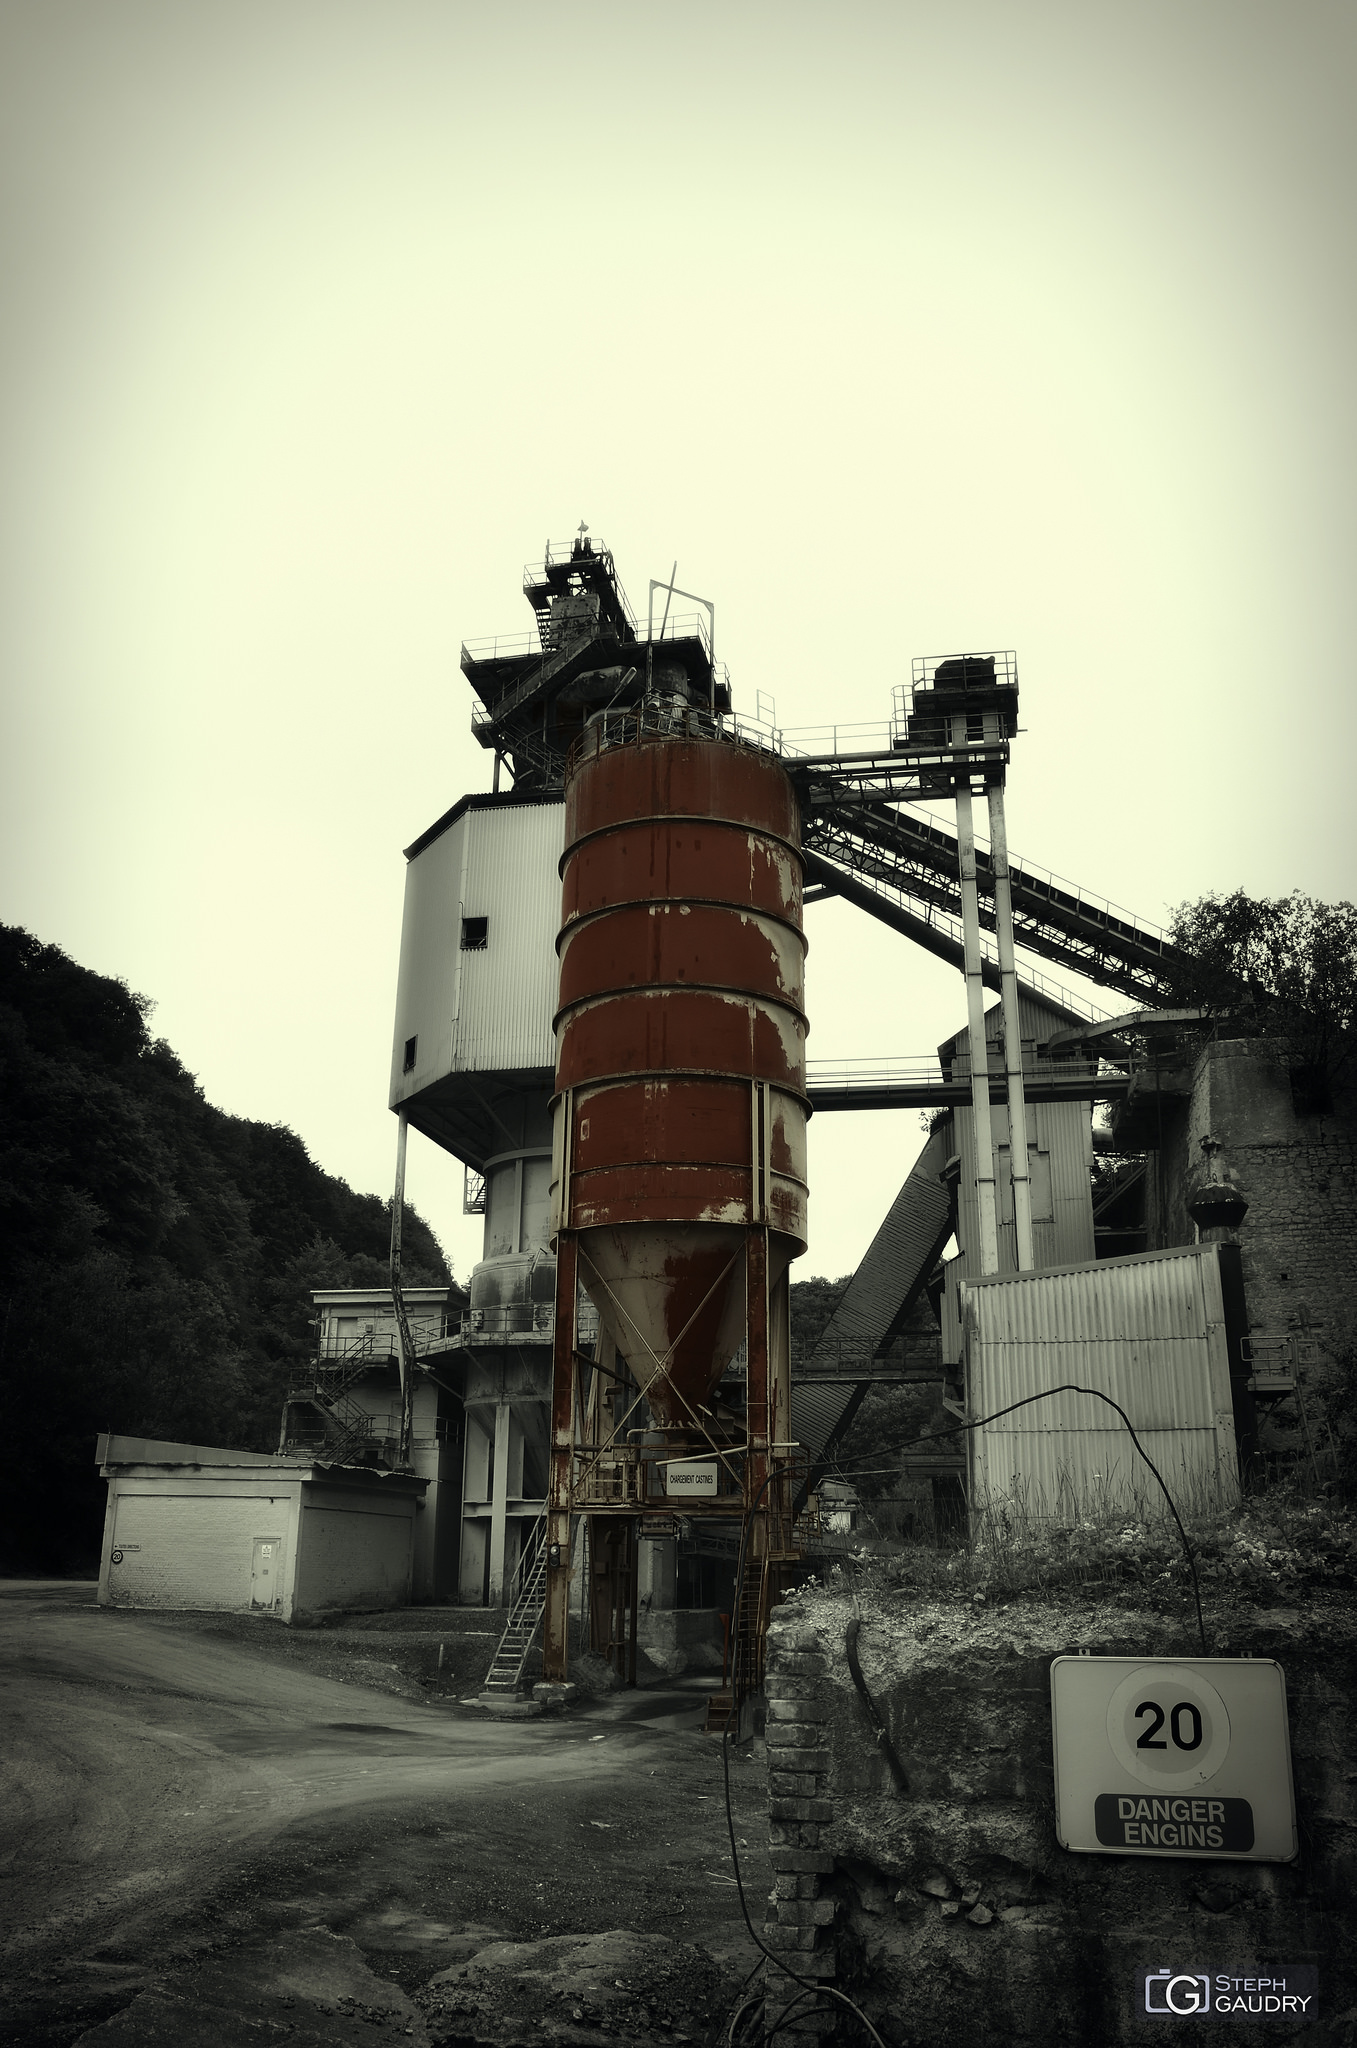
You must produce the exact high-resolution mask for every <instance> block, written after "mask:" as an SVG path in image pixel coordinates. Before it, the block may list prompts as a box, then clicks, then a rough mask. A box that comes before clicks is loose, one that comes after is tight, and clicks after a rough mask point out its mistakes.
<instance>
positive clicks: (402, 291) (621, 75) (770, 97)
mask: <svg viewBox="0 0 1357 2048" xmlns="http://www.w3.org/2000/svg"><path fill="white" fill-rule="evenodd" d="M1355 56H1357V10H1354V9H1353V7H1352V6H1351V5H1350V4H1349V0H1343V4H1334V5H1330V4H1323V0H1275V4H1258V0H1169V4H1160V0H1137V4H1135V5H1126V4H1125V0H1122V4H1117V5H1111V4H1104V0H1079V4H1071V0H971V4H967V0H954V4H951V5H948V6H945V7H939V6H938V5H936V4H935V0H929V4H919V0H896V4H894V5H889V6H886V5H871V4H866V0H857V4H854V0H840V4H839V5H837V6H836V7H833V8H828V7H822V6H817V7H814V8H812V7H810V6H808V5H798V4H786V0H784V4H780V5H777V6H771V5H751V4H740V0H725V4H722V5H719V6H718V5H710V4H706V0H692V4H689V5H687V6H684V7H679V8H673V7H669V8H664V9H661V8H659V7H655V6H649V5H643V4H632V5H613V4H608V0H602V4H594V5H590V6H589V7H587V8H570V7H567V6H563V5H555V6H545V5H537V4H531V0H502V4H499V5H497V6H494V7H488V6H485V5H483V4H477V5H474V6H473V5H467V4H461V0H442V4H423V0H382V4H381V5H380V6H379V5H375V4H369V5H362V6H359V5H353V4H344V0H314V4H311V0H267V4H261V0H253V4H251V0H244V4H241V0H232V4H231V5H229V6H228V5H226V4H222V0H80V4H72V0H27V4H18V5H15V4H2V5H0V158H2V159H3V198H2V199H0V205H2V206H3V225H2V228H0V232H2V233H3V275H4V280H5V291H4V301H5V306H4V320H3V326H0V361H2V362H3V373H2V376H0V437H2V445H0V536H2V547H0V563H2V565H3V566H2V567H0V579H2V580H0V674H3V679H4V699H5V709H6V739H5V746H4V757H3V785H0V803H2V804H3V819H4V824H3V830H4V889H3V897H2V898H0V917H3V918H4V920H5V921H6V922H9V923H18V924H23V925H26V926H28V927H29V929H31V930H32V931H33V932H35V933H36V934H37V935H38V936H39V937H40V938H42V939H44V940H48V941H53V942H55V943H56V944H58V945H61V946H63V947H64V948H66V950H67V951H69V952H70V953H72V954H73V955H74V956H75V957H76V958H77V959H79V960H80V961H82V962H84V963H85V964H86V965H87V966H90V967H92V968H96V969H98V970H100V971H101V972H104V973H110V974H117V975H121V976H123V977H125V978H126V980H127V981H128V982H129V983H130V984H131V986H132V987H133V988H135V989H137V990H140V991H142V992H144V993H145V994H147V995H149V996H151V997H152V998H154V1000H155V1002H156V1004H157V1009H156V1013H155V1017H154V1020H153V1026H154V1029H155V1030H156V1031H157V1033H159V1034H161V1035H163V1036H165V1037H166V1038H168V1039H169V1040H170V1042H171V1043H172V1044H173V1045H174V1047H175V1048H176V1050H177V1051H178V1052H179V1054H180V1055H181V1057H182V1058H183V1059H184V1060H185V1062H186V1063H187V1065H188V1066H189V1067H190V1068H191V1069H192V1070H193V1071H194V1072H195V1073H196V1074H197V1075H198V1077H199V1079H200V1081H201V1082H202V1084H203V1087H204V1088H205V1090H206V1092H207V1094H208V1096H209V1098H210V1099H211V1100H212V1101H214V1102H216V1103H217V1104H219V1105H220V1106H221V1107H222V1108H224V1109H228V1110H231V1111H234V1112H236V1113H238V1114H240V1115H243V1116H250V1117H259V1118H264V1119H267V1120H269V1121H275V1122H280V1123H286V1124H289V1125H291V1126H292V1128H293V1129H295V1130H296V1131H298V1132H299V1133H300V1135H301V1136H302V1137H303V1138H304V1140H305V1141H306V1143H307V1145H308V1147H309V1148H310V1150H311V1152H312V1155H313V1156H314V1157H315V1158H316V1159H317V1160H318V1161H319V1162H320V1163H321V1164H322V1165H323V1166H325V1167H327V1168H329V1169H330V1170H331V1171H333V1172H336V1173H341V1174H343V1175H344V1176H345V1177H346V1178H347V1179H348V1180H350V1181H351V1182H352V1183H353V1185H354V1186H355V1187H358V1188H360V1189H366V1190H375V1191H376V1192H378V1193H381V1194H383V1195H385V1194H387V1193H388V1192H389V1189H390V1183H391V1175H392V1169H393V1162H394V1149H395V1122H394V1119H393V1118H392V1117H391V1116H390V1114H389V1112H388V1111H387V1109H386V1086H387V1073H388V1063H389V1049H390V1034H391V1020H392V1010H393V1003H394V995H395V976H396V958H397V949H398V943H399V927H400V908H401V892H402V886H403V871H404V863H403V861H402V858H401V848H402V846H404V845H406V844H407V843H408V842H409V841H410V840H412V839H413V838H414V837H415V836H416V834H417V833H418V832H420V831H421V830H422V829H423V828H424V827H425V826H426V825H428V824H429V823H430V822H431V821H432V820H433V819H434V818H435V817H437V816H438V815H439V814H440V813H441V812H443V811H444V810H446V809H447V808H448V806H449V805H450V804H452V803H453V802H455V801H456V799H457V798H458V797H459V796H461V795H462V794H463V793H465V792H466V791H467V790H471V789H482V788H486V787H488V784H489V764H488V760H487V757H486V756H485V755H484V754H483V753H482V751H481V750H480V748H479V747H478V746H477V745H476V744H475V743H474V742H473V741H472V739H471V737H470V735H469V732H468V719H469V715H470V708H471V696H470V691H469V689H468V686H467V685H466V683H465V682H464V680H463V678H462V677H461V674H460V672H459V670H458V648H459V644H460V642H461V640H462V639H463V638H473V637H477V636H479V635H482V634H488V633H493V632H497V631H500V632H510V631H522V630H525V629H526V628H527V627H528V626H529V625H530V624H531V614H530V612H529V610H528V607H527V605H526V603H525V601H524V600H523V598H522V597H521V596H520V594H519V579H520V575H521V571H522V566H523V564H524V562H526V561H527V560H529V559H530V558H531V557H532V556H533V555H534V554H540V550H541V546H542V542H543V541H544V539H545V538H546V537H547V536H548V535H549V534H550V535H551V536H553V537H559V536H563V535H567V534H569V533H570V532H571V531H572V530H573V529H574V528H575V526H576V525H577V524H578V522H579V520H580V519H582V518H583V519H587V520H588V521H589V522H590V524H591V526H592V528H593V531H594V534H595V535H596V536H597V537H598V538H600V539H602V540H603V541H605V542H606V543H607V544H609V545H610V546H611V547H612V548H613V550H614V552H615V555H616V558H617V562H618V567H619V569H620V572H621V575H622V578H623V581H624V582H625V584H626V586H627V588H628V591H629V594H630V596H631V598H632V601H633V604H639V606H640V607H641V609H642V610H643V609H644V601H645V589H646V581H647V578H648V577H650V576H653V575H661V574H663V575H668V573H669V570H670V565H671V563H672V562H673V561H674V559H675V558H677V560H678V581H679V583H680V584H682V585H685V586H686V587H687V588H688V589H690V590H696V591H700V592H702V593H704V594H706V595H708V596H710V597H711V598H712V600H713V601H714V603H715V605H716V621H717V636H718V652H719V653H720V654H721V655H722V656H723V657H724V659H725V660H726V661H727V662H728V663H729V665H730V671H731V680H732V684H733V687H734V690H735V697H736V704H737V708H741V707H743V708H747V709H750V710H752V709H753V707H754V701H755V693H756V691H758V690H763V691H766V692H767V693H769V694H770V695H772V696H773V697H774V698H775V699H776V704H777V715H778V719H779V721H780V722H781V723H782V724H784V725H786V726H795V725H799V724H812V723H816V722H820V721H825V720H828V719H830V718H835V719H838V720H841V721H850V720H856V719H860V720H870V719H883V718H884V717H885V716H886V715H887V713H888V711H889V707H890V695H891V686H892V684H893V683H895V682H897V681H900V680H903V679H905V678H907V676H908V674H909V663H910V658H911V656H913V655H915V654H926V653H945V652H948V651H955V650H959V649H963V648H976V647H981V648H983V647H1014V648H1016V649H1017V652H1018V659H1019V665H1020V670H1021V678H1022V692H1023V695H1022V709H1023V722H1024V726H1025V728H1026V729H1025V731H1024V733H1023V735H1022V736H1021V737H1020V738H1019V739H1018V740H1017V741H1016V742H1015V745H1014V750H1013V764H1012V769H1011V772H1010V780H1009V829H1010V838H1011V842H1012V845H1013V847H1014V849H1015V850H1016V851H1017V852H1018V853H1020V854H1021V855H1023V856H1025V857H1027V858H1029V859H1031V860H1033V861H1036V862H1041V863H1044V864H1045V865H1047V866H1049V867H1051V868H1054V869H1056V870H1057V871H1059V872H1060V873H1063V874H1066V875H1069V876H1073V877H1075V878H1077V879H1078V880H1079V881H1080V882H1081V883H1082V884H1084V885H1085V886H1086V887H1088V888H1090V889H1096V890H1099V891H1102V892H1104V893H1106V894H1107V895H1109V896H1111V897H1113V898H1115V899H1116V900H1117V901H1119V902H1121V903H1124V904H1126V905H1128V906H1129V907H1130V908H1132V909H1133V910H1135V911H1137V912H1138V913H1140V914H1142V915H1144V916H1145V917H1147V918H1150V919H1154V920H1157V921H1161V922H1162V921H1164V920H1165V919H1166V917H1167V915H1168V912H1169V910H1170V909H1171V907H1172V906H1173V905H1174V904H1176V903H1179V902H1181V901H1183V900H1184V899H1188V898H1193V897H1196V896H1199V895H1201V894H1203V893H1205V892H1206V891H1207V890H1210V889H1220V890H1228V889H1232V888H1234V887H1237V886H1242V887H1244V888H1246V889H1249V890H1251V891H1253V892H1254V893H1258V894H1269V895H1272V894H1282V893H1285V892H1286V891H1288V890H1290V889H1292V888H1294V887H1299V888H1301V889H1303V890H1305V891H1307V892H1309V893H1312V894H1315V895H1318V896H1321V897H1325V898H1329V899H1334V898H1339V897H1353V896H1354V895H1357V876H1355V874H1354V868H1355V867H1357V860H1355V859H1354V834H1353V830H1352V826H1351V822H1350V819H1351V808H1352V807H1351V799H1350V797H1345V795H1344V789H1345V787H1346V785H1347V780H1348V777H1349V775H1350V763H1351V761H1352V758H1353V742H1354V716H1353V683H1352V666H1353V657H1352V648H1353V641H1354V634H1353V618H1352V612H1353V602H1354V601H1353V588H1354V578H1353V572H1352V568H1351V563H1352V559H1353V539H1354V533H1353V528H1354V509H1353V507H1354V495H1355V494H1354V486H1353V473H1354V431H1353V428H1354V396H1353V391H1354V379H1353V330H1354V311H1355V310H1357V308H1355V306H1354V297H1355V295H1354V289H1353V265H1354V248H1355V247H1357V236H1355V234H1354V225H1355V223H1354V215H1355V214H1357V163H1355V162H1354V158H1357V123H1354V121H1353V119H1352V116H1351V108H1352V104H1353V90H1354V83H1355V82H1357V79H1355V76H1354V74H1355V73H1357V63H1355V62H1354V58H1355ZM807 927H808V931H809V936H810V941H811V951H810V958H809V963H808V997H809V1006H810V1010H811V1022H812V1038H811V1045H810V1050H811V1055H812V1057H813V1058H815V1059H834V1058H851V1057H867V1056H879V1057H882V1058H885V1057H890V1056H903V1055H907V1054H917V1053H925V1052H928V1051H929V1050H931V1049H932V1048H933V1047H934V1046H935V1045H936V1044H937V1042H938V1040H939V1039H940V1038H941V1037H943V1036H944V1035H947V1034H949V1033H950V1032H951V1031H953V1030H955V1029H956V1028H957V1027H958V1026H959V1025H960V1023H961V1022H962V1021H963V1016H964V1008H963V1001H962V994H961V988H960V982H959V978H958V977H957V976H956V975H955V974H954V973H953V972H952V971H951V970H949V969H947V968H945V967H943V966H941V965H940V964H938V963H937V962H935V961H932V960H930V959H928V958H927V957H925V956H923V955H922V954H920V953H918V952H917V951H916V950H914V949H913V948H911V947H910V946H909V945H908V944H907V943H906V942H905V941H903V940H901V939H898V938H896V937H894V936H893V935H891V934H889V933H887V932H886V931H885V930H884V929H883V928H882V927H880V926H878V925H875V924H874V923H872V922H871V921H870V920H868V919H866V918H865V917H863V916H862V915H861V914H860V913H858V912H856V911H854V910H851V909H849V908H847V907H846V906H843V905H838V904H832V905H824V906H817V907H814V908H812V909H811V910H810V911H809V912H808V913H807ZM1107 1006H1108V1007H1113V1008H1115V1007H1118V1006H1119V1004H1118V999H1116V998H1115V997H1113V998H1110V999H1109V1000H1108V1003H1107ZM920 1142H921V1134H920V1131H919V1120H918V1117H917V1115H916V1114H914V1113H910V1112H901V1113H897V1114H895V1115H893V1116H856V1117H843V1116H824V1117H821V1118H819V1119H817V1120H816V1122H815V1123H814V1125H813V1127H812V1140H811V1172H812V1181H813V1185H812V1197H811V1217H812V1233H813V1241H812V1245H811V1249H810V1253H809V1255H808V1256H807V1258H806V1259H805V1260H804V1261H803V1262H802V1263H801V1265H800V1266H799V1268H798V1269H797V1273H798V1274H799V1276H800V1277H805V1276H806V1275H808V1274H810V1273H813V1272H825V1273H838V1272H842V1271H846V1270H849V1269H851V1267H852V1266H853V1265H855V1264H856V1262H857V1260H858V1258H859V1257H860V1255H861V1253H862V1251H863V1250H864V1248H865V1246H866V1244H867V1242H868V1241H869V1239H870V1238H871V1236H872V1234H873V1232H874V1230H875V1228H876V1226H877V1224H878V1223H879V1222H880V1220H881V1217H882V1215H883V1214H884V1211H885V1208H886V1206H887V1203H888V1202H889V1200H890V1198H891V1196H892V1195H893V1194H894V1192H895V1190H896V1188H897V1187H898V1186H899V1183H900V1181H901V1180H902V1178H903V1177H904V1174H905V1172H906V1171H907V1169H908V1167H909V1166H910V1164H911V1163H912V1160H913V1158H914V1156H915V1153H916V1152H917V1149H918V1146H919V1143H920ZM409 1188H410V1194H411V1197H412V1199H413V1200H414V1201H415V1202H416V1203H417V1204H418V1206H419V1207H420V1208H421V1210H422V1211H423V1212H424V1214H425V1215H426V1216H427V1217H428V1218H429V1219H430V1221H431V1222H432V1223H433V1224H434V1226H435V1228H436V1229H437V1230H438V1231H439V1233H440V1235H441V1237H442V1239H443V1242H444V1244H445V1247H446V1248H447V1250H448V1252H449V1254H450V1256H451V1257H452V1259H453V1261H454V1263H455V1266H456V1269H457V1272H458V1274H459V1276H461V1277H463V1278H465V1276H466V1274H467V1272H468V1271H469V1269H470V1266H471V1264H472V1263H473V1262H474V1260H475V1258H476V1257H477V1256H478V1252H479V1232H480V1226H479V1223H477V1222H472V1221H471V1220H464V1219H463V1218H462V1216H461V1213H460V1209H461V1169H460V1167H459V1166H457V1165H456V1164H455V1163H454V1162H452V1161H450V1160H447V1159H446V1158H445V1157H444V1155H442V1154H440V1153H439V1152H438V1151H437V1150H436V1148H434V1147H433V1146H431V1145H429V1144H428V1143H427V1142H426V1141H424V1140H423V1139H413V1140H412V1147H411V1171H410V1182H409Z"/></svg>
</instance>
